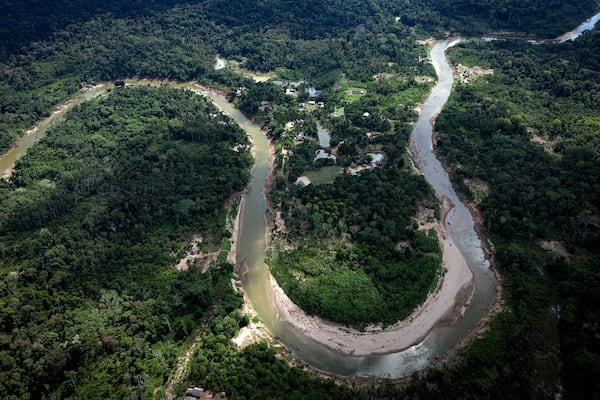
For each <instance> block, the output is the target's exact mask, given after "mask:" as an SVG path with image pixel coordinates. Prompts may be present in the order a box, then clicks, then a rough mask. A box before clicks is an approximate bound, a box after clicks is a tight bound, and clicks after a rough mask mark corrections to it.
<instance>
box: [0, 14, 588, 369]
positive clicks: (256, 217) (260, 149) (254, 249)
mask: <svg viewBox="0 0 600 400" xmlns="http://www.w3.org/2000/svg"><path fill="white" fill-rule="evenodd" d="M599 17H600V13H599V14H596V15H595V16H594V17H592V18H591V19H590V20H588V21H586V22H585V23H584V24H582V26H581V27H580V28H578V29H576V30H574V31H572V32H570V33H569V34H566V35H563V36H561V37H560V38H557V39H555V40H556V41H561V42H562V41H566V40H573V39H575V38H576V37H578V36H579V35H580V34H581V33H582V32H583V31H584V30H583V29H582V27H583V28H586V29H587V30H589V29H591V28H593V24H592V23H591V22H590V21H593V23H595V22H596V21H598V19H599ZM457 42H458V41H457V40H454V41H443V42H439V43H437V44H436V45H435V46H434V47H433V48H432V50H431V60H432V63H433V65H434V67H435V69H436V73H437V75H438V82H437V84H436V86H435V87H434V88H433V90H432V92H431V94H430V96H429V97H428V99H427V101H426V102H425V104H424V105H423V108H422V111H421V113H420V115H419V119H418V120H417V122H416V124H415V126H414V129H413V132H412V136H411V151H412V153H413V155H414V156H415V158H416V159H417V163H418V165H419V168H420V170H421V171H422V173H423V174H424V176H425V178H426V179H427V181H428V182H429V183H430V184H431V186H432V187H433V188H434V189H435V191H436V193H437V194H438V196H439V197H440V198H441V197H444V196H445V197H446V198H448V199H450V201H451V202H452V203H453V204H454V205H455V207H454V208H452V209H451V210H450V212H449V214H448V216H447V218H446V223H447V229H448V232H449V234H450V236H451V238H452V239H453V241H454V243H456V244H457V246H458V247H459V249H460V251H461V252H462V254H463V255H464V257H465V259H466V260H467V262H468V264H469V267H470V268H471V270H472V272H473V275H474V280H475V292H474V295H473V298H472V300H471V305H470V306H469V307H468V308H467V309H466V311H465V313H464V316H463V317H462V318H461V319H459V320H458V321H456V322H455V323H453V324H451V325H449V326H437V327H435V328H434V329H433V330H431V331H430V332H429V334H428V335H427V336H426V337H425V339H424V340H423V341H421V342H420V343H418V344H415V345H414V346H412V347H410V348H408V349H406V350H403V351H401V352H397V353H392V354H385V355H377V356H369V357H354V356H350V355H344V354H340V353H338V352H336V351H334V350H331V349H330V348H328V347H326V346H323V345H321V344H319V343H317V342H315V341H313V340H311V339H308V338H307V337H305V336H303V335H302V334H299V333H298V332H296V330H295V329H293V328H292V327H290V326H289V324H288V323H287V322H285V321H284V320H282V319H281V318H280V315H281V314H282V311H283V310H280V309H278V304H275V303H274V302H273V301H271V299H272V297H273V296H272V293H271V292H270V290H271V289H270V286H269V285H268V284H267V282H268V281H267V280H268V277H269V276H268V271H267V267H266V265H265V260H264V257H265V246H266V244H265V229H266V224H265V217H264V216H265V212H266V200H265V195H264V192H263V188H264V185H265V182H266V179H267V175H268V172H269V161H268V157H269V146H268V143H267V140H266V138H265V137H264V136H263V134H262V133H261V130H260V128H259V127H258V126H257V125H256V124H254V123H253V122H252V121H250V120H249V119H248V118H246V117H245V116H244V115H243V114H242V113H241V112H240V111H238V110H237V109H235V108H234V107H233V106H232V105H231V104H229V103H228V102H227V101H226V99H225V98H224V97H222V96H220V95H218V94H215V93H213V92H207V91H204V90H201V89H198V87H197V86H195V85H193V84H178V85H174V86H179V87H186V88H189V89H193V90H198V91H199V92H200V93H201V94H203V95H206V96H208V97H209V98H210V99H211V100H212V101H213V103H214V104H215V105H216V106H217V107H219V108H220V109H221V110H222V111H223V112H225V113H227V114H229V115H230V116H231V117H232V118H233V119H234V120H235V121H236V122H237V123H238V124H239V125H240V126H241V127H242V128H243V129H244V130H245V131H246V132H247V133H248V134H249V135H250V137H251V138H252V141H253V143H254V146H255V151H256V153H255V155H256V157H255V158H256V163H255V166H254V169H253V174H252V179H251V182H250V184H249V187H248V190H247V193H246V197H245V202H244V207H243V210H242V213H243V214H242V224H241V227H240V232H239V236H238V249H237V250H238V259H239V260H244V262H245V263H246V264H247V265H248V273H247V275H246V276H245V279H244V287H245V289H246V292H247V294H248V296H249V298H250V300H251V301H252V304H253V306H254V308H255V309H256V311H257V312H258V314H259V315H260V317H261V318H262V320H263V321H264V322H265V324H266V325H267V327H268V328H269V329H270V330H271V331H272V332H273V334H274V335H276V336H278V337H279V338H280V340H281V341H282V342H283V343H284V344H285V345H286V346H287V348H288V349H289V350H290V351H292V352H293V353H294V354H296V355H297V356H298V357H300V358H301V359H302V360H303V361H304V362H306V363H308V364H310V365H311V366H313V367H315V368H318V369H321V370H324V371H327V372H330V373H335V374H340V375H363V376H380V377H390V378H395V377H400V376H403V375H406V374H409V373H411V372H413V371H416V370H419V369H422V368H424V367H426V366H427V365H429V364H430V363H431V361H432V360H433V359H434V358H436V357H437V356H438V355H440V354H442V353H444V352H446V351H448V350H449V349H451V348H453V347H454V346H455V345H456V344H457V343H458V342H459V341H460V340H461V339H462V338H464V337H465V336H466V335H467V334H469V332H471V331H472V330H473V328H474V327H475V326H476V325H477V324H478V322H479V321H480V320H481V318H482V316H483V315H484V314H485V313H486V311H487V310H488V308H489V305H490V303H491V301H492V299H493V297H494V293H495V279H494V275H493V273H492V271H491V270H490V268H489V264H488V262H487V261H486V260H485V258H484V255H483V251H482V248H481V242H480V240H479V238H478V237H477V234H476V233H475V231H474V228H473V219H472V217H471V214H470V213H469V211H468V210H467V208H466V207H465V205H464V204H463V203H462V202H461V201H460V199H459V198H458V196H457V194H456V192H455V191H454V189H453V187H452V185H451V183H450V180H449V178H448V174H447V173H446V172H445V170H444V169H443V167H442V165H441V163H440V162H439V160H438V159H437V158H436V157H435V154H434V153H433V146H432V142H431V136H432V130H433V128H432V125H431V121H434V120H435V117H436V116H437V114H438V113H439V111H440V110H441V108H442V107H443V106H444V104H445V103H446V101H447V99H448V96H449V95H450V91H451V89H452V84H453V75H452V70H451V69H450V67H449V65H448V62H447V60H446V56H445V50H446V49H447V48H448V47H449V46H452V45H454V44H455V43H457ZM130 83H140V84H143V83H150V82H148V81H130ZM108 86H109V85H104V86H102V87H98V88H94V89H91V90H88V91H86V92H83V93H82V94H80V95H79V96H78V97H77V98H75V99H74V100H73V101H71V102H69V103H66V104H65V105H64V106H63V107H61V108H60V109H59V110H57V111H56V112H54V113H53V114H52V115H51V116H50V117H48V118H47V119H46V120H44V121H43V122H42V123H41V124H40V125H39V126H38V128H37V129H35V130H33V132H32V133H31V134H29V135H27V136H26V137H24V139H22V140H21V141H20V142H19V143H18V144H17V146H15V147H14V148H13V149H12V150H11V151H10V152H9V153H7V154H6V155H4V156H3V157H1V158H0V175H2V174H5V173H6V172H7V171H10V169H11V168H12V167H13V166H14V162H15V160H16V159H17V158H18V157H20V156H21V155H22V154H24V153H25V152H26V151H27V149H28V148H29V147H30V146H31V145H32V144H33V143H35V142H36V141H37V140H39V139H40V138H41V137H42V136H43V135H44V134H45V131H46V129H47V127H48V126H51V125H52V124H53V123H56V121H59V120H60V119H61V117H62V115H64V113H65V112H66V111H67V110H68V109H70V108H72V107H73V106H74V105H76V104H80V103H81V102H83V101H87V100H90V99H91V98H94V97H97V96H99V95H101V94H102V93H104V92H105V91H106V88H107V87H108Z"/></svg>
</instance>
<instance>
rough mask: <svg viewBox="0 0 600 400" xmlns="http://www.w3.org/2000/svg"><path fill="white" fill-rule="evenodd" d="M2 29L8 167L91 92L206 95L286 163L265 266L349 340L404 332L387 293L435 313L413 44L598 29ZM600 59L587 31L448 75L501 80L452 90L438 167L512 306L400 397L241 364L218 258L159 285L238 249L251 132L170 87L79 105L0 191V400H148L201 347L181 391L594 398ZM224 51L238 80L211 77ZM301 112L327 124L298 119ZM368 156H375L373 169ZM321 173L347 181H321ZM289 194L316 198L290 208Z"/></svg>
mask: <svg viewBox="0 0 600 400" xmlns="http://www.w3.org/2000/svg"><path fill="white" fill-rule="evenodd" d="M2 6H3V9H4V10H6V11H7V12H3V13H1V15H0V32H1V34H0V65H1V69H0V73H1V74H2V75H1V78H0V149H1V151H2V152H3V151H5V150H6V149H8V148H9V147H10V146H11V145H12V144H13V143H14V142H15V140H17V138H18V137H20V136H21V135H22V133H23V132H24V131H25V130H27V129H29V128H31V127H32V126H33V125H35V123H36V122H38V121H40V120H41V119H42V118H43V117H45V116H47V115H49V114H50V112H52V111H53V110H54V109H55V108H56V107H57V105H60V104H63V103H64V102H65V101H66V100H67V99H69V98H70V97H72V96H73V95H74V94H76V93H77V92H78V91H79V90H80V88H81V87H83V86H84V85H85V84H89V83H94V82H99V81H111V80H115V79H121V78H126V77H158V78H167V79H173V80H183V81H187V80H193V79H195V80H199V81H203V82H206V83H210V84H211V85H213V86H218V87H220V88H222V89H223V90H225V91H227V92H228V93H229V97H230V99H231V100H233V101H234V102H235V104H236V105H237V106H238V108H240V109H241V110H243V111H244V112H245V113H247V114H248V115H251V116H253V117H254V118H255V119H256V120H257V121H259V122H261V123H262V124H263V125H264V126H265V130H266V131H267V132H268V134H269V136H270V137H271V139H272V140H273V142H274V145H275V149H276V160H275V162H276V165H277V168H278V171H280V174H279V175H278V176H277V177H276V179H275V181H274V184H273V186H274V189H275V190H274V193H273V199H272V200H273V202H274V204H276V205H277V206H278V207H279V211H281V215H282V218H283V221H284V223H285V227H286V228H287V231H286V232H285V235H284V236H285V237H284V238H285V240H286V241H289V243H291V244H293V245H295V246H297V248H296V249H294V250H292V251H291V253H289V254H287V256H289V258H288V257H279V258H278V256H277V254H276V253H273V254H272V260H273V262H274V264H279V265H285V263H286V262H287V263H288V265H287V266H289V264H290V263H291V262H292V261H293V260H304V261H307V262H305V263H295V264H296V265H300V267H301V268H300V269H299V270H298V271H296V272H294V274H298V273H302V274H304V276H305V277H310V276H314V277H316V278H315V279H314V281H313V282H311V283H310V285H307V286H305V287H297V288H295V290H298V291H299V293H300V295H298V298H300V299H303V300H305V301H306V304H304V306H305V307H306V308H310V307H311V306H314V307H315V308H322V310H320V311H321V312H323V313H324V314H325V315H327V316H328V317H331V318H332V319H336V318H337V319H339V320H341V321H344V322H347V323H354V324H356V323H358V324H359V325H360V322H361V321H365V318H363V317H368V318H370V321H382V322H385V323H387V322H390V321H392V320H393V319H394V318H397V317H398V316H402V315H405V313H406V312H407V310H410V309H411V307H414V305H415V304H418V302H419V301H420V300H419V299H418V298H415V296H406V293H405V291H402V293H400V292H398V286H396V283H398V284H400V282H404V281H406V280H410V279H412V280H413V282H415V283H416V285H415V287H419V288H420V290H421V291H420V293H421V294H422V293H426V292H427V290H429V289H430V286H431V284H432V282H434V281H435V280H434V277H435V276H436V274H437V273H438V272H439V270H438V269H437V266H438V263H439V260H437V259H438V257H439V254H438V252H439V249H438V248H437V243H436V241H435V240H432V238H431V236H430V234H429V233H428V232H426V231H419V230H418V229H416V228H418V226H417V227H415V226H414V221H413V218H414V217H415V214H416V213H417V212H418V210H422V209H423V208H425V209H427V210H430V209H435V201H434V199H433V197H432V194H431V189H430V188H429V187H427V185H426V184H425V183H424V181H423V180H422V178H420V177H418V176H416V175H412V174H411V171H410V161H409V160H408V158H407V156H406V153H405V148H406V144H407V138H408V133H409V132H410V123H411V121H413V120H414V118H415V116H416V113H415V112H414V110H413V108H414V106H415V105H416V104H418V103H419V102H420V101H422V100H423V99H424V97H425V95H426V93H427V91H428V90H429V88H430V87H431V80H432V77H433V75H434V74H433V70H432V68H431V66H430V65H429V64H427V63H426V62H423V60H424V59H425V58H426V51H427V50H426V46H425V45H419V44H417V43H416V39H417V38H424V37H429V36H432V35H433V36H436V35H437V36H439V35H444V34H446V33H447V32H450V33H455V34H473V35H475V34H479V33H482V32H486V33H487V32H490V31H500V30H503V31H506V33H508V34H509V35H528V36H537V37H554V36H557V35H558V34H560V33H563V32H565V31H567V30H570V29H572V28H573V27H574V26H576V25H577V24H578V23H579V22H581V21H582V20H583V19H585V18H586V17H587V16H589V14H590V13H591V12H592V11H593V10H594V8H595V7H597V5H596V3H595V2H594V1H591V0H590V1H562V2H559V1H555V2H548V1H546V2H544V3H543V4H541V2H539V1H537V0H527V1H521V2H514V1H508V0H507V1H495V2H489V1H484V0H468V1H433V0H422V1H416V2H400V1H388V0H375V1H369V2H362V1H344V2H340V1H335V0H325V1H313V2H304V3H303V2H289V1H276V0H268V1H241V0H238V1H236V0H234V1H227V2H225V1H221V0H207V1H196V2H190V1H183V0H182V1H178V0H172V1H146V2H128V3H127V4H126V5H125V3H123V2H118V1H108V2H96V1H86V2H82V1H75V2H69V6H68V7H65V2H61V1H58V0H55V1H47V2H40V1H34V0H28V1H22V2H19V1H4V2H3V4H2ZM598 40H599V39H598V34H597V33H592V34H588V35H585V36H583V37H582V38H580V39H579V40H577V41H576V42H573V43H567V44H563V45H544V46H532V45H530V44H527V43H520V42H493V43H484V42H477V41H476V42H469V43H465V44H463V45H461V46H459V47H458V48H457V49H456V50H455V51H454V52H453V53H452V60H453V63H455V64H457V63H462V64H464V65H467V66H482V67H484V68H489V69H493V70H494V74H493V75H491V76H490V77H488V78H475V79H470V80H469V81H470V83H464V84H461V85H459V86H458V87H457V88H456V93H455V94H454V95H453V97H452V99H451V101H450V103H449V105H448V108H447V110H446V111H445V112H443V113H442V114H441V116H440V119H439V121H438V125H437V127H438V129H439V130H440V133H439V136H438V149H439V151H440V153H441V154H442V155H443V156H444V157H445V159H446V163H447V165H448V166H449V167H450V168H451V171H452V175H453V179H454V181H455V184H456V185H457V187H458V188H459V189H460V190H461V191H462V192H463V195H464V196H465V197H466V198H468V199H471V200H472V201H473V202H475V203H476V204H478V206H479V207H480V208H481V210H482V212H483V215H484V217H485V229H486V235H488V236H489V238H490V239H491V241H492V242H493V244H494V246H495V250H496V252H495V260H496V263H497V265H498V268H499V270H500V271H501V273H502V276H503V283H502V284H503V287H504V289H505V290H504V293H505V300H506V304H505V307H504V310H503V311H502V312H501V313H500V314H499V315H497V316H496V317H495V318H494V319H493V320H492V322H491V323H490V328H489V330H488V331H487V332H486V333H484V334H482V335H481V336H480V337H479V338H477V339H474V340H473V341H472V342H471V343H470V345H469V346H468V347H467V349H466V350H465V351H463V352H462V353H461V355H460V356H458V357H456V358H454V359H452V360H451V361H449V362H448V363H446V364H440V365H438V366H437V367H432V368H430V369H428V370H426V371H424V372H422V373H417V374H415V376H414V377H413V378H412V379H411V380H409V382H408V383H407V384H406V385H404V387H403V388H400V389H399V388H398V387H396V385H395V384H394V383H393V382H389V381H378V382H373V383H372V384H370V385H367V386H365V387H363V388H358V387H356V386H354V387H344V386H338V385H337V384H335V383H333V382H332V381H323V380H321V379H319V378H317V377H315V376H311V375H310V374H307V373H305V372H303V371H301V370H298V369H294V368H290V367H288V366H287V364H286V363H285V361H283V360H281V359H280V358H279V356H277V354H276V353H275V351H274V350H273V349H272V348H270V347H268V346H266V345H263V344H260V345H254V346H250V347H248V348H246V349H244V350H242V351H238V350H237V349H236V348H235V345H234V344H232V343H231V341H230V339H231V337H233V336H234V335H235V334H236V332H237V330H238V329H239V327H241V326H243V325H244V324H246V323H247V318H245V317H244V316H242V315H241V314H240V312H239V306H240V304H241V303H242V299H241V297H240V296H239V295H236V294H235V293H234V292H233V291H232V289H231V286H230V279H231V274H232V266H231V265H228V264H227V263H224V262H223V260H222V258H219V259H218V260H217V261H215V264H214V265H213V266H214V267H215V268H211V269H209V270H208V272H205V273H202V268H200V267H199V266H196V265H193V264H192V265H190V267H189V269H188V270H187V271H182V272H178V271H177V270H175V269H174V268H173V264H174V263H175V261H176V260H177V259H179V258H181V257H182V256H183V254H185V251H186V249H187V246H188V244H189V242H190V240H191V239H192V237H193V235H195V234H198V233H200V234H201V235H202V237H203V251H206V252H219V251H220V248H221V247H223V248H227V247H228V246H227V239H228V236H229V233H228V230H227V228H226V223H225V210H224V204H225V203H226V201H227V200H228V199H231V196H232V195H234V194H235V193H238V192H239V191H241V190H242V189H243V188H244V187H245V184H246V182H247V180H248V176H249V175H248V170H249V167H250V163H251V161H250V159H249V155H248V154H246V152H241V153H239V152H234V151H232V150H231V149H232V148H234V146H237V145H238V144H246V139H245V135H244V134H243V132H241V131H240V130H239V129H238V128H236V127H235V126H233V125H232V124H231V123H230V122H228V121H227V120H226V119H225V118H223V117H222V116H220V114H219V113H218V112H216V111H215V110H214V109H213V108H212V107H210V106H209V105H207V104H206V102H205V101H204V100H202V99H201V98H200V97H198V96H195V95H192V94H191V93H188V92H184V91H181V90H170V89H168V88H117V89H115V90H114V91H113V92H112V93H110V94H109V95H107V96H103V97H102V98H100V99H98V100H95V101H92V102H90V103H88V104H84V105H82V106H80V107H77V108H76V109H75V110H73V111H72V112H71V113H70V114H68V116H67V117H66V120H65V121H64V122H63V123H62V124H60V126H58V127H56V128H54V129H53V130H51V132H50V133H49V135H48V137H47V139H45V140H44V141H43V142H42V143H41V144H39V145H37V146H35V147H33V148H32V149H31V150H30V151H29V153H28V154H27V156H26V157H24V158H23V159H22V160H21V161H20V162H19V163H18V164H17V166H16V169H15V172H14V174H13V175H12V177H11V178H9V179H5V180H3V181H2V183H1V185H0V186H1V187H0V207H1V208H2V213H1V218H0V255H1V259H0V271H1V280H0V293H1V298H0V326H1V333H0V338H1V340H0V365H1V367H0V374H2V379H0V393H1V395H0V397H2V398H7V399H12V398H21V399H22V398H33V397H40V398H83V397H96V398H153V397H156V398H159V397H161V396H162V395H163V391H162V389H161V388H162V387H164V385H165V383H166V380H167V377H168V375H169V374H170V372H171V370H172V369H173V367H174V365H175V364H176V362H177V356H178V355H179V354H181V351H182V349H184V348H185V347H186V346H187V344H186V343H189V341H191V339H192V336H196V333H197V332H199V338H200V345H199V346H198V347H197V348H196V351H195V353H194V356H193V358H192V362H191V365H190V369H189V374H188V375H187V376H186V378H185V381H184V383H183V384H182V385H185V384H187V383H195V384H198V385H203V386H205V387H208V388H210V389H212V390H214V391H221V390H224V391H226V392H227V393H228V394H229V395H230V397H231V398H258V397H266V398H283V397H291V398H365V399H366V398H402V397H409V398H432V397H433V398H482V397H486V398H515V397H516V398H527V397H534V398H548V397H553V396H554V395H555V394H556V393H558V394H559V395H561V396H565V397H568V398H586V399H587V398H594V396H597V393H598V392H599V390H598V389H599V388H598V387H597V384H596V383H594V382H595V381H596V379H595V377H596V376H598V375H599V374H600V366H599V365H600V361H599V360H600V344H599V340H598V332H597V327H598V312H597V310H598V309H600V308H599V307H598V295H597V293H598V282H599V279H598V262H597V260H598V259H599V258H598V254H597V243H598V207H599V205H598V204H599V201H598V193H599V192H600V190H599V188H598V176H600V171H599V168H598V165H597V164H598V143H597V142H598V135H597V132H598V109H597V104H598V99H597V94H598V88H597V86H598V84H597V82H598V79H597V78H598V65H599V63H598V57H597V54H596V53H597V48H598ZM217 54H219V55H221V56H222V57H224V58H225V59H227V60H228V67H227V68H225V69H223V70H215V69H214V62H215V57H216V55H217ZM238 65H239V67H240V69H238V70H236V69H234V68H232V67H231V66H238ZM246 70H249V71H258V72H273V71H275V73H276V75H277V78H276V79H280V80H281V81H283V82H291V81H296V82H299V81H303V82H301V83H300V86H299V87H298V88H297V89H298V90H297V96H296V97H294V96H289V95H286V94H284V93H285V89H286V87H282V86H281V85H279V86H278V85H275V84H273V83H264V84H262V83H259V84H255V83H253V82H252V80H249V79H247V78H244V77H243V76H242V75H240V74H237V73H234V71H238V72H240V71H241V72H243V71H246ZM284 85H287V84H284ZM287 88H288V89H289V88H290V86H289V85H287ZM314 88H316V89H318V94H317V95H316V96H315V97H312V94H311V93H314V91H313V90H312V89H314ZM307 90H308V92H307ZM595 96H596V97H595ZM310 101H315V103H316V102H321V103H323V107H322V108H321V107H320V106H312V108H311V109H310V110H306V109H305V110H300V109H299V103H304V102H305V103H306V104H308V103H309V102H310ZM365 112H368V116H365V115H366V114H365ZM290 121H292V122H294V125H293V126H292V127H287V126H286V124H287V123H288V122H290ZM317 122H319V123H322V124H323V125H324V126H325V128H326V129H328V130H329V131H330V133H331V147H332V148H336V152H337V161H336V163H335V165H330V164H333V162H332V161H331V159H329V158H326V159H318V160H316V161H315V159H314V154H315V153H314V152H315V151H316V150H317V149H319V145H318V144H317V140H316V132H317V131H318V127H317ZM301 132H302V133H304V134H305V138H304V140H302V141H299V140H296V139H297V138H298V134H299V133H301ZM289 150H292V153H293V156H291V157H290V156H289V154H290V153H289ZM284 153H285V154H287V156H286V155H284ZM372 153H381V154H384V155H385V158H384V161H383V163H380V164H379V165H378V166H377V167H376V168H372V167H373V165H371V161H372V160H371V157H372V156H369V154H372ZM365 166H366V167H369V168H368V169H363V170H362V171H359V175H358V176H354V175H352V174H350V173H349V172H350V171H351V170H354V168H356V167H358V168H359V169H360V168H362V167H365ZM324 167H326V168H324ZM327 168H329V169H327ZM217 171H218V172H217ZM324 171H335V173H334V174H332V175H331V176H329V177H326V178H321V182H319V173H320V172H324ZM340 171H346V172H348V174H339V172H340ZM311 174H313V175H311ZM303 175H307V176H309V177H311V178H312V180H313V184H311V185H309V186H308V187H297V186H295V185H294V183H295V182H296V180H297V178H298V177H300V176H303ZM340 175H341V176H340ZM337 176H339V177H338V178H337V179H335V177H337ZM334 179H335V183H334V184H330V183H329V182H332V181H334ZM397 187H403V188H406V190H404V191H402V190H400V191H398V190H396V191H394V190H395V188H397ZM392 192H393V193H394V196H387V194H388V193H392ZM400 204H401V205H402V207H398V205H400ZM433 215H434V216H433V218H434V217H435V213H434V214H433ZM340 243H341V244H342V245H343V247H340V246H339V245H340ZM332 246H335V250H334V251H333V252H332V251H330V250H331V249H332ZM541 246H545V247H546V248H548V249H550V250H551V251H550V252H549V251H547V250H544V249H543V248H542V247H541ZM325 254H326V255H325ZM323 260H325V261H327V262H326V263H323V262H322V261H323ZM407 266H412V267H416V266H426V267H427V268H424V269H422V270H419V269H417V268H407ZM322 268H328V269H330V270H331V272H333V275H331V276H332V277H333V278H332V279H333V280H334V281H336V282H342V283H345V282H351V284H352V285H353V284H355V283H356V282H362V283H364V285H365V286H364V288H365V290H364V291H362V292H361V294H362V295H364V299H363V301H362V302H361V303H359V304H361V305H363V306H365V308H363V309H361V308H360V307H358V311H360V312H361V313H362V315H361V318H360V319H357V318H356V314H349V313H347V312H346V311H347V310H340V309H339V308H337V307H335V306H334V302H336V301H338V296H340V295H342V296H344V295H345V296H347V295H348V293H346V292H344V291H343V290H342V291H338V292H336V291H328V290H327V288H328V287H329V288H331V287H333V286H331V285H330V286H327V283H328V282H326V280H327V279H326V278H319V277H317V272H319V270H320V269H322ZM275 269H276V268H275ZM415 271H422V273H420V274H416V273H415ZM347 278H351V279H347ZM290 281H291V280H290ZM305 282H306V281H305ZM321 284H322V285H321ZM352 289H353V290H355V289H356V287H354V286H353V287H352ZM292 290H294V289H292ZM307 293H308V294H310V296H307V295H306V294H307ZM319 296H320V297H321V298H320V299H318V298H319ZM405 297H407V298H405ZM416 297H418V295H417V296H416ZM315 298H317V299H318V300H317V301H316V302H315ZM380 298H385V299H386V300H389V302H388V303H387V304H386V306H385V308H386V312H385V313H381V314H377V313H380V312H381V310H380V309H377V310H374V309H373V308H372V307H371V308H369V307H368V306H369V302H372V301H373V300H375V301H378V299H380ZM411 302H412V303H411ZM323 305H324V306H323ZM387 311H391V312H387ZM327 313H329V314H327ZM359 315H360V314H359ZM368 318H367V319H368ZM194 331H195V332H194ZM186 341H187V342H186ZM180 389H182V388H180ZM181 393H183V392H181Z"/></svg>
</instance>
